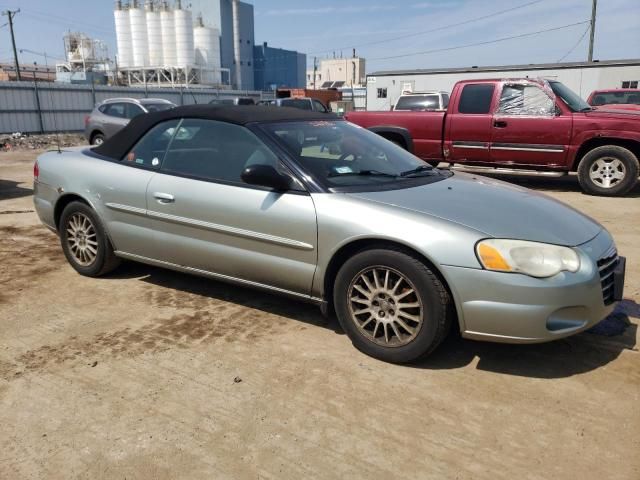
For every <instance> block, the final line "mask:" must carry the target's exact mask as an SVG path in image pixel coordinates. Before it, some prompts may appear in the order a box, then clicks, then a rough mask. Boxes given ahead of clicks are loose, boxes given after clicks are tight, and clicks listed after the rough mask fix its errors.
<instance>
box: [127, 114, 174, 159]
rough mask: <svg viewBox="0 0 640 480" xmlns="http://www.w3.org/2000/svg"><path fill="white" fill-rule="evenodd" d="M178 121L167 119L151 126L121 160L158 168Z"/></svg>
mask: <svg viewBox="0 0 640 480" xmlns="http://www.w3.org/2000/svg"><path fill="white" fill-rule="evenodd" d="M179 123H180V121H179V120H169V121H166V122H162V123H159V124H158V125H156V126H155V127H153V128H152V129H151V130H149V131H148V132H147V133H145V134H144V136H143V137H142V138H141V139H140V140H138V143H136V144H135V146H134V147H133V148H132V149H131V151H130V152H129V153H127V155H125V157H124V158H123V159H122V162H123V163H132V164H135V165H140V166H143V167H149V168H160V164H161V163H162V159H163V157H164V156H165V153H166V151H167V147H168V146H169V143H170V142H171V138H172V137H173V136H174V133H175V132H176V127H177V126H178V124H179Z"/></svg>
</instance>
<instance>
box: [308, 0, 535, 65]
mask: <svg viewBox="0 0 640 480" xmlns="http://www.w3.org/2000/svg"><path fill="white" fill-rule="evenodd" d="M543 1H544V0H534V1H532V2H528V3H524V4H522V5H517V6H515V7H511V8H507V9H505V10H499V11H497V12H493V13H490V14H488V15H483V16H481V17H475V18H471V19H469V20H464V21H462V22H457V23H451V24H449V25H443V26H441V27H437V28H432V29H430V30H423V31H420V32H414V33H408V34H405V35H400V36H398V37H391V38H386V39H384V40H376V41H374V42H367V43H361V44H357V45H350V46H348V47H340V48H332V49H330V50H323V51H317V52H309V53H308V55H315V54H320V53H327V52H329V53H330V52H332V51H335V50H346V49H350V48H360V47H368V46H371V45H379V44H382V43H388V42H393V41H395V40H403V39H405V38H411V37H417V36H419V35H426V34H427V33H434V32H439V31H442V30H447V29H449V28H452V27H460V26H462V25H467V24H469V23H474V22H479V21H480V20H486V19H487V18H492V17H496V16H499V15H502V14H504V13H509V12H512V11H514V10H519V9H521V8H525V7H529V6H531V5H535V4H536V3H541V2H543Z"/></svg>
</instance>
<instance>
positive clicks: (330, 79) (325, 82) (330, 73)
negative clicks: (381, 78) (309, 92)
mask: <svg viewBox="0 0 640 480" xmlns="http://www.w3.org/2000/svg"><path fill="white" fill-rule="evenodd" d="M365 72H366V61H365V59H364V58H360V57H357V56H356V55H355V51H354V52H353V56H352V57H350V58H328V59H324V60H320V65H319V66H317V67H316V68H312V69H309V70H307V79H306V81H307V88H339V87H355V86H359V85H364V84H365V76H366V73H365Z"/></svg>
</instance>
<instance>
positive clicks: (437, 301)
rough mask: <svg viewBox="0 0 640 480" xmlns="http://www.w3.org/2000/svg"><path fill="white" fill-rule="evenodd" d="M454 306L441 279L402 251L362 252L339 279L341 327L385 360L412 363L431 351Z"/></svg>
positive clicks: (336, 293)
mask: <svg viewBox="0 0 640 480" xmlns="http://www.w3.org/2000/svg"><path fill="white" fill-rule="evenodd" d="M450 304H451V302H450V300H449V295H448V293H447V290H446V289H445V288H444V286H443V284H442V283H441V282H440V280H439V279H438V277H437V276H436V275H434V274H433V272H432V271H431V270H429V268H427V266H426V265H425V264H424V263H422V262H421V261H420V260H418V259H417V258H414V257H412V256H409V255H407V254H406V253H404V252H402V251H398V250H392V249H375V250H365V251H363V252H360V253H358V254H356V255H354V256H353V257H351V258H350V259H349V260H347V261H346V262H345V263H344V265H343V266H342V268H341V269H340V271H339V272H338V275H337V277H336V283H335V288H334V305H335V308H336V313H337V316H338V320H339V322H340V325H341V326H342V328H343V329H344V331H345V332H346V333H347V335H348V336H349V338H350V339H351V341H352V342H353V345H354V346H355V347H356V348H357V349H358V350H360V351H362V352H363V353H365V354H367V355H370V356H372V357H374V358H378V359H380V360H384V361H387V362H392V363H406V362H411V361H414V360H416V359H418V358H420V357H423V356H425V355H428V354H429V353H431V352H432V351H433V350H434V349H435V348H436V347H437V346H438V345H439V344H440V342H442V340H443V339H444V337H445V336H446V334H447V332H448V331H449V327H450V325H451V315H450V312H451V309H450V306H451V305H450Z"/></svg>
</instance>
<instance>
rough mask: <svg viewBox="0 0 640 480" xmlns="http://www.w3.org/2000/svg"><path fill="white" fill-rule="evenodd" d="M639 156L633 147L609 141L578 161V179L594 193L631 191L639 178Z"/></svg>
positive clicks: (609, 194) (610, 194)
mask: <svg viewBox="0 0 640 480" xmlns="http://www.w3.org/2000/svg"><path fill="white" fill-rule="evenodd" d="M638 172H639V167H638V159H637V158H636V156H635V155H634V154H633V153H632V152H631V151H629V150H627V149H626V148H624V147H619V146H617V145H605V146H602V147H598V148H594V149H593V150H591V151H590V152H589V153H587V154H586V155H585V156H584V157H583V158H582V160H581V161H580V164H579V165H578V181H579V182H580V186H581V187H582V189H583V190H584V191H585V192H586V193H588V194H590V195H605V196H617V195H624V194H626V193H628V192H629V191H630V190H631V189H632V188H633V187H634V186H635V184H636V181H637V179H638Z"/></svg>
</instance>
